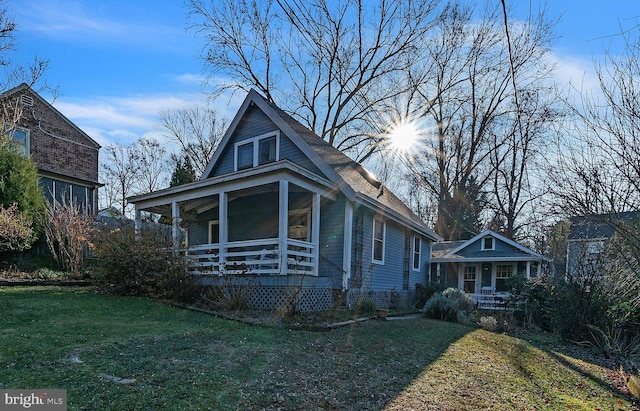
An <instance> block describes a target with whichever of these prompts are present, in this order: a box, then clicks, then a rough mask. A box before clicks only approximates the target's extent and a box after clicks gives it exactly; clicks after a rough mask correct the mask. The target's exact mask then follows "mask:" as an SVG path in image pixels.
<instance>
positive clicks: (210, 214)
mask: <svg viewBox="0 0 640 411" xmlns="http://www.w3.org/2000/svg"><path fill="white" fill-rule="evenodd" d="M219 216H220V214H219V211H218V207H216V208H214V209H211V210H208V211H206V212H204V213H202V214H198V216H197V217H196V221H195V222H193V223H191V224H189V245H200V244H207V243H209V221H213V220H217V219H218V218H219Z"/></svg>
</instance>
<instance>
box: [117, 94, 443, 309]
mask: <svg viewBox="0 0 640 411" xmlns="http://www.w3.org/2000/svg"><path fill="white" fill-rule="evenodd" d="M129 202H131V203H133V204H135V207H136V217H137V219H136V221H137V223H138V226H139V224H140V223H139V222H140V213H141V211H151V212H155V213H160V214H163V215H164V216H168V217H170V218H172V219H173V220H172V221H173V222H174V223H173V225H174V237H175V239H176V240H175V241H174V244H175V246H179V240H178V238H179V237H178V234H179V231H180V226H181V227H184V228H186V231H187V241H186V242H187V244H186V253H187V255H189V256H191V258H192V259H193V260H194V261H195V262H196V263H197V264H198V269H197V272H198V273H199V274H200V275H202V276H203V278H206V279H207V281H210V282H214V283H215V282H217V281H222V280H221V278H223V277H222V276H221V275H222V274H228V275H225V276H224V281H230V280H229V278H232V279H237V281H240V279H242V280H243V281H245V282H246V283H248V282H250V283H251V284H252V285H253V288H252V289H253V290H254V291H253V294H252V296H251V304H252V305H253V306H256V307H259V308H271V309H274V308H278V306H279V305H281V304H282V302H283V299H286V298H288V297H287V296H291V295H292V290H293V291H294V292H293V295H297V297H296V298H299V301H298V309H301V310H322V309H328V308H330V307H331V305H332V304H333V299H334V295H335V296H337V295H339V294H342V293H344V292H345V291H346V297H347V302H348V303H349V304H353V303H355V302H356V301H357V300H359V299H362V298H370V299H374V300H375V301H376V303H377V305H378V306H389V305H391V304H394V303H397V302H398V301H399V300H401V299H404V300H405V301H406V300H407V299H408V298H410V296H411V294H412V292H413V291H414V290H415V285H416V284H418V283H425V282H426V281H427V275H428V268H429V259H430V251H431V242H432V241H435V240H438V239H439V236H438V235H437V234H435V233H434V232H433V231H432V230H430V229H429V228H428V227H427V226H426V225H425V224H424V223H423V222H422V221H421V220H420V219H419V218H418V217H417V216H416V215H415V214H414V213H413V212H412V211H411V210H410V209H409V208H408V207H407V206H406V205H405V204H404V203H402V201H400V200H399V199H398V198H397V197H396V196H395V195H394V194H393V193H391V191H390V190H389V189H388V188H386V187H385V186H384V185H383V184H382V183H380V181H378V180H377V179H376V178H375V177H374V176H373V175H371V174H370V173H369V172H368V171H367V170H366V169H365V168H364V167H362V166H361V165H360V164H358V163H356V162H354V161H353V160H351V159H350V158H349V157H347V156H346V155H344V154H343V153H341V152H340V151H339V150H337V149H336V148H334V147H332V146H331V145H330V144H328V143H327V142H325V141H324V140H322V139H321V138H320V137H318V136H317V135H316V134H315V133H313V132H312V131H311V130H309V129H307V128H305V127H304V126H303V125H302V124H300V123H299V122H298V121H296V120H294V119H293V118H292V117H290V116H289V115H287V114H286V113H284V112H283V111H282V110H280V109H279V108H278V107H276V106H274V105H273V104H270V103H268V102H267V101H266V100H265V99H264V98H263V97H262V96H260V95H259V94H258V93H257V92H255V91H253V90H252V91H250V92H249V93H248V95H247V97H246V99H245V101H244V102H243V104H242V106H241V107H240V110H239V111H238V113H237V114H236V116H235V118H234V119H233V121H232V122H231V124H230V127H229V129H228V130H227V132H226V134H225V136H224V138H223V140H222V141H221V143H220V146H219V147H218V149H217V150H216V152H215V153H214V155H213V157H212V158H211V161H210V162H209V165H208V167H207V169H206V170H205V172H204V174H203V176H202V177H201V179H200V180H199V181H196V182H193V183H189V184H185V185H183V186H178V187H173V188H169V189H165V190H161V191H157V192H153V193H149V194H143V195H139V196H135V197H132V198H130V199H129ZM296 290H297V291H296Z"/></svg>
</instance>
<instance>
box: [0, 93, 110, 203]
mask: <svg viewBox="0 0 640 411" xmlns="http://www.w3.org/2000/svg"><path fill="white" fill-rule="evenodd" d="M0 100H2V106H3V107H5V109H6V113H7V114H6V115H5V124H4V128H5V131H6V132H7V133H9V134H10V135H11V136H12V137H13V140H14V141H16V142H18V143H20V144H22V146H23V151H24V153H25V155H27V156H28V157H30V158H31V159H33V161H34V162H35V164H36V166H37V168H38V175H39V176H40V185H41V186H42V188H43V192H44V195H45V197H46V198H47V200H48V201H49V202H50V203H52V202H53V199H54V198H55V199H56V201H58V202H62V201H63V199H64V200H66V201H69V200H70V199H73V203H74V204H76V205H79V206H80V207H82V209H83V210H86V211H87V212H89V213H91V214H95V213H96V212H97V210H98V188H99V187H100V186H101V184H100V183H99V182H98V154H99V150H100V145H99V144H98V143H97V142H96V141H95V140H93V139H92V138H91V137H89V136H88V135H87V134H86V133H85V132H84V131H82V130H81V129H80V128H79V127H78V126H76V125H75V124H73V123H72V122H71V121H70V120H69V119H68V118H67V117H65V116H64V115H63V114H62V113H60V112H59V111H58V110H56V109H55V108H54V107H53V106H52V105H51V104H49V103H48V102H47V101H46V100H45V99H44V98H42V97H41V96H40V95H39V94H38V93H36V92H35V91H33V89H31V88H30V87H29V86H28V85H26V84H24V83H23V84H21V85H19V86H17V87H14V88H12V89H10V90H8V91H6V92H4V93H2V94H0ZM16 113H18V114H16ZM10 118H17V121H16V120H13V121H11V120H8V119H10Z"/></svg>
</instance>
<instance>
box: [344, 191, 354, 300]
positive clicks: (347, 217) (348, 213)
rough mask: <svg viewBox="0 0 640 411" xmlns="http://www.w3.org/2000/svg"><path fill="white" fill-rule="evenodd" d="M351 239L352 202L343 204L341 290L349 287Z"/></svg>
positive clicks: (347, 201)
mask: <svg viewBox="0 0 640 411" xmlns="http://www.w3.org/2000/svg"><path fill="white" fill-rule="evenodd" d="M352 241H353V204H351V201H349V200H346V202H345V205H344V243H343V246H342V290H346V289H347V288H349V279H350V278H351V243H352Z"/></svg>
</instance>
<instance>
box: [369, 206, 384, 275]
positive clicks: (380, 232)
mask: <svg viewBox="0 0 640 411" xmlns="http://www.w3.org/2000/svg"><path fill="white" fill-rule="evenodd" d="M385 231H386V227H385V223H384V220H383V219H382V217H380V216H375V217H374V218H373V250H372V251H373V255H372V258H371V260H372V262H374V263H376V264H384V236H385Z"/></svg>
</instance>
